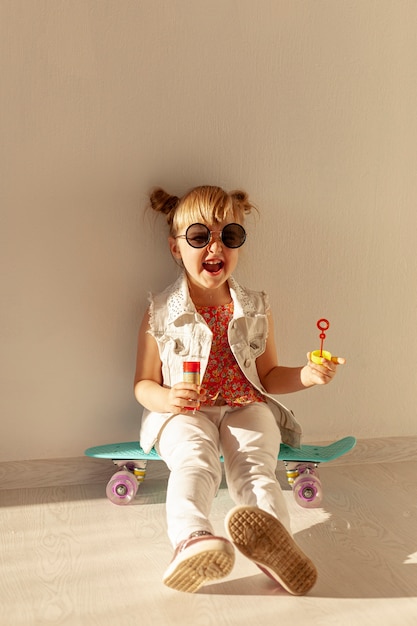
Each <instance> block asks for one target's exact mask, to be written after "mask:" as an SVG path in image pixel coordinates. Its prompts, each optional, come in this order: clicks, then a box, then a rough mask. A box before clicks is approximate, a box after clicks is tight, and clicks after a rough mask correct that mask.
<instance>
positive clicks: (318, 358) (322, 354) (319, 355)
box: [311, 317, 332, 365]
mask: <svg viewBox="0 0 417 626" xmlns="http://www.w3.org/2000/svg"><path fill="white" fill-rule="evenodd" d="M317 328H318V329H319V331H320V335H319V337H320V350H314V351H313V352H312V353H311V360H312V361H313V363H317V364H318V365H321V364H322V363H323V358H324V359H327V360H328V361H330V360H331V358H332V355H331V354H330V352H328V351H327V350H323V344H324V340H325V339H326V333H325V332H324V331H325V330H328V329H329V328H330V323H329V321H328V320H326V319H325V318H324V317H322V318H321V319H320V320H319V321H318V322H317Z"/></svg>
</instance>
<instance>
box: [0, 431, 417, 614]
mask: <svg viewBox="0 0 417 626" xmlns="http://www.w3.org/2000/svg"><path fill="white" fill-rule="evenodd" d="M396 443H397V446H396V449H395V458H396V461H395V462H389V461H388V459H389V456H390V448H391V446H392V441H391V440H384V441H382V440H379V441H377V443H375V442H373V441H367V442H360V445H358V447H357V449H356V450H355V451H354V452H352V453H351V456H350V459H349V458H348V457H345V460H344V462H343V463H341V464H336V463H334V464H329V465H327V466H322V467H321V468H320V475H321V479H322V482H323V486H324V490H325V501H324V506H323V508H320V509H310V510H305V509H302V508H300V507H298V506H297V505H296V503H295V502H294V500H293V496H292V493H291V491H288V490H286V491H285V496H286V498H287V501H288V506H289V508H290V511H291V514H292V519H293V528H294V531H295V533H296V537H297V539H298V541H299V543H300V545H301V546H302V547H303V549H304V550H305V551H306V552H307V553H308V554H309V555H310V556H311V557H312V558H313V560H314V561H315V563H316V565H317V567H318V570H319V582H318V584H317V585H316V587H315V588H314V589H313V591H312V592H311V593H310V595H308V596H305V597H301V598H298V597H291V596H289V595H288V594H286V593H285V592H284V591H282V590H281V589H280V588H277V587H276V586H274V584H273V583H272V581H270V580H269V579H268V578H267V577H266V576H264V575H263V574H262V573H260V572H259V570H258V569H257V568H256V567H255V566H254V565H253V564H252V563H250V562H249V561H247V560H245V559H244V558H243V557H242V556H241V555H238V556H237V561H236V565H235V568H234V570H233V572H232V574H231V575H230V577H229V578H227V579H225V580H223V581H220V582H218V583H216V584H211V585H208V586H207V587H205V588H203V590H201V591H200V592H199V593H197V594H194V595H189V594H182V593H178V592H174V591H172V590H170V589H167V588H166V587H164V586H163V585H162V583H161V575H162V573H163V570H164V569H165V566H166V565H167V563H168V561H169V560H170V558H171V548H170V546H169V543H168V540H167V538H166V535H165V518H164V499H165V489H166V476H167V473H166V470H165V468H164V466H163V464H162V463H161V462H154V463H153V464H150V465H149V472H148V477H147V479H146V481H145V483H144V484H143V485H142V486H141V488H140V491H139V494H138V496H137V499H136V501H135V504H134V505H131V506H129V507H117V506H114V505H112V504H111V503H110V502H108V501H107V500H106V498H105V494H104V484H103V482H100V483H98V482H95V483H92V484H84V485H75V486H71V485H67V486H58V487H36V488H32V489H8V490H3V491H0V502H1V509H0V524H1V526H0V528H1V531H0V552H1V565H0V624H1V625H2V626H26V625H31V626H32V625H35V624H36V625H38V624H39V625H48V624H53V625H55V624H56V625H58V624H64V625H68V626H87V625H90V624H91V625H93V624H95V625H100V626H107V625H110V624H112V625H113V624H115V625H119V624H120V625H123V626H129V625H135V626H138V625H143V626H151V625H152V626H174V625H177V624H178V625H181V626H184V625H185V626H188V625H189V626H211V625H213V626H214V625H216V626H230V625H236V626H237V625H239V626H249V625H250V626H253V625H254V624H262V626H272V625H273V626H277V625H278V624H289V625H291V624H297V626H303V625H307V624H308V625H319V626H326V625H331V626H333V625H336V626H345V625H346V626H347V625H349V626H353V625H354V626H367V625H372V626H374V625H378V626H379V625H381V626H397V625H401V626H415V624H416V623H417V486H416V478H415V477H416V475H417V456H416V441H415V440H410V443H409V445H408V444H407V442H405V441H404V440H401V441H399V440H398V441H397V442H396ZM384 459H387V462H384ZM373 461H374V462H373ZM92 462H93V461H92ZM106 472H107V474H109V473H111V472H112V466H111V463H110V467H109V466H108V465H106ZM279 477H280V480H281V482H282V484H283V486H284V487H285V489H287V488H286V486H285V479H284V475H283V472H282V470H279ZM103 480H104V481H106V476H104V478H103ZM231 506H232V502H231V500H230V498H229V496H228V493H227V490H226V488H225V487H224V486H223V488H222V489H221V490H220V492H219V494H218V496H217V498H216V501H215V503H214V507H213V515H212V518H213V521H214V524H215V527H216V530H217V531H218V532H219V533H221V532H222V525H223V518H224V516H225V514H226V512H227V510H228V509H229V508H230V507H231Z"/></svg>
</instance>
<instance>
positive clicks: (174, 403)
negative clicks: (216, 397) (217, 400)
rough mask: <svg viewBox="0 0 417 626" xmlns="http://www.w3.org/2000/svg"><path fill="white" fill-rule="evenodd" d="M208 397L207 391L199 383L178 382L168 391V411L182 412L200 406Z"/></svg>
mask: <svg viewBox="0 0 417 626" xmlns="http://www.w3.org/2000/svg"><path fill="white" fill-rule="evenodd" d="M205 399H206V392H205V390H204V389H202V388H201V387H200V386H199V385H194V384H192V383H177V384H176V385H174V386H173V387H171V389H170V390H169V392H168V409H167V413H174V414H175V415H177V414H178V413H182V412H183V411H184V410H185V411H194V410H196V409H197V410H198V409H199V408H200V404H201V403H202V402H204V400H205Z"/></svg>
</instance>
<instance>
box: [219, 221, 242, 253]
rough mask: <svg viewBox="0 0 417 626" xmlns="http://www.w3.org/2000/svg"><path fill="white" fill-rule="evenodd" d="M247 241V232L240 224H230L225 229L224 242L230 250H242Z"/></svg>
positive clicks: (223, 232)
mask: <svg viewBox="0 0 417 626" xmlns="http://www.w3.org/2000/svg"><path fill="white" fill-rule="evenodd" d="M245 239H246V231H245V229H244V228H243V226H241V225H240V224H228V225H227V226H225V227H224V228H223V231H222V241H223V243H224V245H225V246H227V247H228V248H240V246H241V245H243V244H244V243H245Z"/></svg>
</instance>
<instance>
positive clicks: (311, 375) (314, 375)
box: [301, 352, 346, 387]
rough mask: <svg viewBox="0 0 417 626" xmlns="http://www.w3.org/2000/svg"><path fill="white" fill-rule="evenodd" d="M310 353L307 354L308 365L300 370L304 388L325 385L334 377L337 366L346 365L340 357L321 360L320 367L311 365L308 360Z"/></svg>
mask: <svg viewBox="0 0 417 626" xmlns="http://www.w3.org/2000/svg"><path fill="white" fill-rule="evenodd" d="M310 356H311V353H310V352H308V353H307V359H308V363H307V365H305V366H304V367H303V369H302V370H301V382H302V383H303V385H304V386H305V387H312V386H313V385H327V384H328V383H330V382H331V381H332V379H333V378H334V376H335V375H336V371H337V366H338V365H343V364H344V363H346V359H344V358H343V357H341V356H333V357H332V358H331V360H330V361H328V360H327V359H325V358H323V362H322V363H321V364H320V365H317V364H316V363H313V361H312V360H311V358H310Z"/></svg>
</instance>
